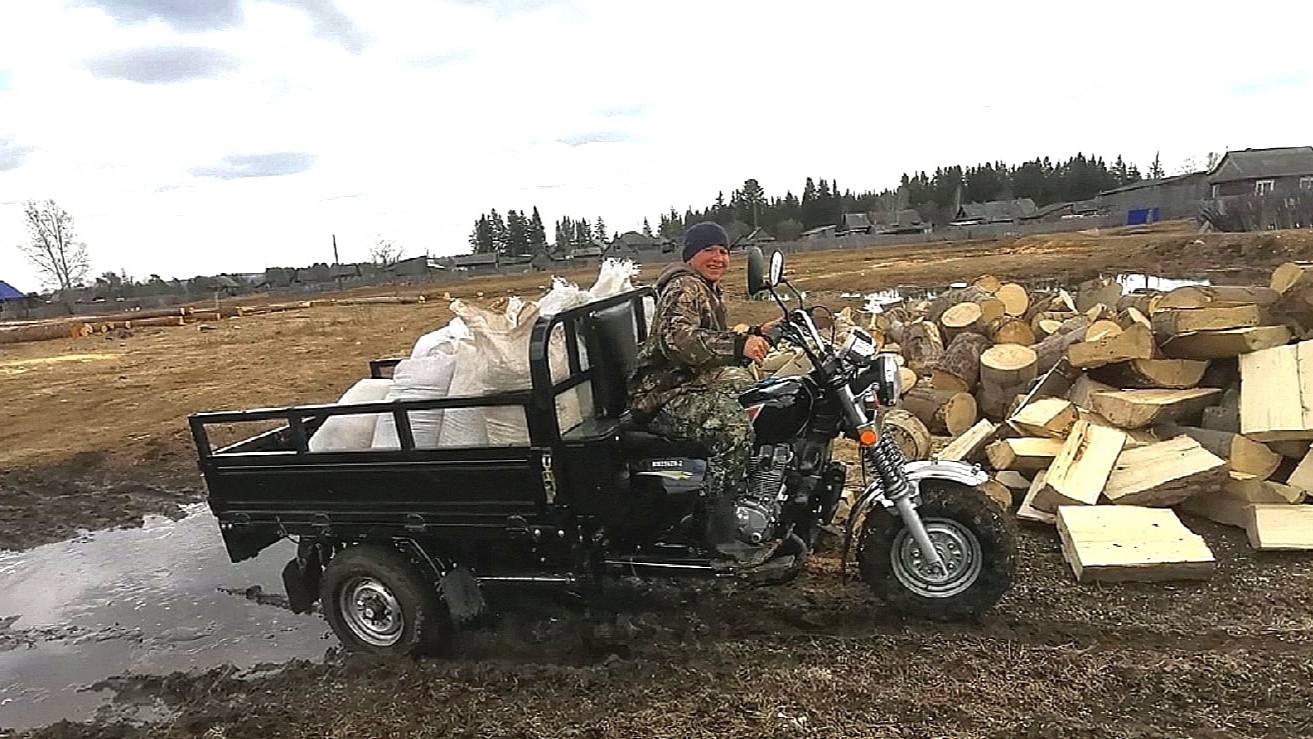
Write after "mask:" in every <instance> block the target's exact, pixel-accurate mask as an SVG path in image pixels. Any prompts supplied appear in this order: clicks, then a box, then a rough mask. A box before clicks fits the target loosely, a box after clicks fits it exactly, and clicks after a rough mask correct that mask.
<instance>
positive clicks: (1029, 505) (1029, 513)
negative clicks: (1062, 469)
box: [1000, 470, 1057, 526]
mask: <svg viewBox="0 0 1313 739" xmlns="http://www.w3.org/2000/svg"><path fill="white" fill-rule="evenodd" d="M1000 474H1002V473H1000ZM1043 488H1044V470H1040V471H1039V472H1037V473H1035V479H1034V480H1032V481H1031V483H1030V487H1029V488H1028V489H1027V490H1026V496H1025V497H1024V498H1022V499H1021V505H1019V506H1017V518H1018V519H1020V520H1022V521H1031V522H1033V523H1043V524H1048V525H1050V526H1052V525H1053V524H1055V523H1057V516H1055V515H1053V514H1052V513H1049V512H1048V511H1041V510H1040V509H1038V508H1036V507H1035V496H1037V495H1039V491H1040V490H1042V489H1043Z"/></svg>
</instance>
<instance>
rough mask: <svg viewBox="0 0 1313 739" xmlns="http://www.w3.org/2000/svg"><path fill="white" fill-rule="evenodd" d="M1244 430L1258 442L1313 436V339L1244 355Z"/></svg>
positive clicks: (1242, 393) (1241, 415)
mask: <svg viewBox="0 0 1313 739" xmlns="http://www.w3.org/2000/svg"><path fill="white" fill-rule="evenodd" d="M1240 431H1241V432H1243V433H1244V434H1245V436H1248V437H1250V438H1251V439H1256V440H1258V441H1280V440H1285V439H1313V341H1305V342H1301V343H1299V344H1295V345H1293V346H1279V347H1274V348H1272V349H1264V350H1262V351H1257V352H1253V353H1251V354H1245V355H1243V356H1241V357H1240Z"/></svg>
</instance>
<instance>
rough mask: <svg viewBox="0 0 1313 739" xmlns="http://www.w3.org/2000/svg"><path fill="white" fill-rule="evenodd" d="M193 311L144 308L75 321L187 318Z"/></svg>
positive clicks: (110, 321)
mask: <svg viewBox="0 0 1313 739" xmlns="http://www.w3.org/2000/svg"><path fill="white" fill-rule="evenodd" d="M191 311H192V309H191V308H187V307H183V306H173V307H171V308H143V309H142V310H129V311H121V312H119V313H103V314H100V315H95V316H78V317H75V318H74V320H77V321H81V322H83V323H93V324H95V323H116V322H119V321H139V320H141V319H143V318H161V317H164V316H187V315H188V314H189V313H191Z"/></svg>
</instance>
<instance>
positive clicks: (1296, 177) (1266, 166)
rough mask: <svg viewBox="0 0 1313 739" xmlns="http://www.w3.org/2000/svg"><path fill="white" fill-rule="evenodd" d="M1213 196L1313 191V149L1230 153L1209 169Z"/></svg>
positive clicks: (1251, 150)
mask: <svg viewBox="0 0 1313 739" xmlns="http://www.w3.org/2000/svg"><path fill="white" fill-rule="evenodd" d="M1208 185H1209V193H1208V195H1209V197H1212V198H1225V197H1232V196H1239V195H1269V194H1274V195H1295V194H1299V193H1308V192H1310V191H1313V146H1290V147H1283V148H1276V149H1245V150H1243V151H1228V152H1227V153H1226V155H1225V156H1223V157H1222V158H1221V159H1220V160H1218V162H1217V164H1215V165H1213V168H1212V169H1210V170H1208Z"/></svg>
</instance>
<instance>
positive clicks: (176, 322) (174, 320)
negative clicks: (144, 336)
mask: <svg viewBox="0 0 1313 739" xmlns="http://www.w3.org/2000/svg"><path fill="white" fill-rule="evenodd" d="M185 325H187V319H185V318H183V317H182V316H160V317H159V318H143V319H141V320H140V321H128V327H129V328H141V327H143V326H185Z"/></svg>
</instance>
